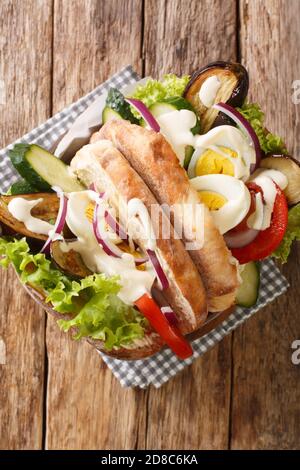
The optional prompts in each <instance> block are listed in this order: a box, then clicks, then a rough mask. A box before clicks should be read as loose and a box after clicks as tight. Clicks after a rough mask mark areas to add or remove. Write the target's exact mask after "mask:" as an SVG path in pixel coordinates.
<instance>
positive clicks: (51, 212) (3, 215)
mask: <svg viewBox="0 0 300 470" xmlns="http://www.w3.org/2000/svg"><path fill="white" fill-rule="evenodd" d="M16 197H22V198H23V199H27V200H29V201H33V200H35V199H42V201H41V202H39V203H38V204H37V205H36V206H35V207H33V208H32V210H31V215H32V216H33V217H36V218H38V219H41V220H45V221H46V222H49V223H54V222H55V220H56V218H57V214H58V209H59V199H58V197H57V195H56V194H55V193H36V194H23V195H22V196H1V197H0V224H1V225H3V227H4V228H5V227H6V228H8V231H10V232H11V233H12V234H20V235H25V236H26V237H29V238H35V239H38V240H47V236H46V235H41V234H37V233H34V232H31V231H30V230H28V229H27V228H26V227H25V225H24V224H23V222H20V221H19V220H17V219H15V218H14V217H13V216H12V214H11V213H10V212H9V210H8V207H7V206H8V204H9V202H10V201H11V200H12V199H14V198H16Z"/></svg>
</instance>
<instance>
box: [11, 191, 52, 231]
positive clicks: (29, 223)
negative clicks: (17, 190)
mask: <svg viewBox="0 0 300 470" xmlns="http://www.w3.org/2000/svg"><path fill="white" fill-rule="evenodd" d="M42 201H43V199H42V198H39V199H33V200H31V201H30V200H28V199H24V198H22V197H14V198H13V199H12V200H11V201H10V202H9V203H8V206H7V209H8V211H9V212H10V213H11V215H12V216H13V217H14V218H15V219H17V220H19V222H23V224H24V225H25V227H26V228H27V230H29V231H30V232H34V233H37V234H39V235H49V233H51V231H53V225H51V224H49V223H48V222H45V221H44V220H41V219H38V218H37V217H33V216H32V215H31V210H32V209H33V208H34V207H35V206H37V205H38V204H39V203H40V202H42Z"/></svg>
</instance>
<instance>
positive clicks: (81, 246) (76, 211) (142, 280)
mask: <svg viewBox="0 0 300 470" xmlns="http://www.w3.org/2000/svg"><path fill="white" fill-rule="evenodd" d="M94 199H95V197H94V195H93V194H92V191H81V192H79V193H70V194H69V204H68V213H67V219H66V220H67V224H68V226H69V228H70V229H71V231H72V232H73V233H74V235H75V236H76V237H77V241H75V242H72V243H69V244H67V243H63V244H62V250H64V251H68V250H70V249H73V250H75V251H77V252H78V253H80V255H81V256H82V259H83V261H84V263H85V264H86V266H87V267H88V268H89V269H90V270H91V271H93V272H97V273H104V274H106V275H107V276H114V275H118V276H120V284H121V289H120V292H119V293H118V297H119V298H120V299H121V300H122V301H123V302H124V303H126V304H128V305H132V304H133V303H134V301H135V300H136V299H138V298H139V297H141V296H142V295H143V294H144V293H145V292H150V290H151V287H152V284H153V282H154V279H155V273H154V271H153V269H152V267H150V265H147V269H146V270H145V271H141V270H138V269H137V268H136V266H135V262H134V257H133V255H131V254H129V253H124V254H123V255H122V258H114V257H112V256H109V255H108V254H106V253H105V252H104V250H103V248H102V246H101V245H99V244H98V242H97V240H96V238H95V235H94V232H93V227H92V224H91V223H90V222H89V220H88V219H87V217H86V213H85V211H86V208H87V207H88V205H89V203H90V201H91V200H94Z"/></svg>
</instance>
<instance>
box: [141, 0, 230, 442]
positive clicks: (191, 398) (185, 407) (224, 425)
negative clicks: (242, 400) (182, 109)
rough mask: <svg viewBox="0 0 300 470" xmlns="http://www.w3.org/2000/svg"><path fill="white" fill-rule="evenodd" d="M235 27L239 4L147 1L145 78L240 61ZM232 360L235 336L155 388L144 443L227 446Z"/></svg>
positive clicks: (152, 390) (149, 400)
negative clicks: (159, 387) (233, 60)
mask: <svg viewBox="0 0 300 470" xmlns="http://www.w3.org/2000/svg"><path fill="white" fill-rule="evenodd" d="M153 25H155V27H153ZM235 26H236V5H235V1H231V0H226V1H221V0H214V1H202V2H199V1H195V0H192V1H190V2H184V1H180V0H171V1H163V0H161V1H153V0H146V3H145V40H144V57H145V74H146V75H148V74H149V75H153V76H156V77H159V76H161V74H162V73H166V72H175V73H179V74H180V73H181V74H183V73H191V72H192V71H194V70H195V69H197V68H199V67H200V66H202V65H205V64H207V63H209V62H211V61H213V60H217V59H224V60H230V59H231V60H232V59H235V58H236V38H235ZM230 357H231V338H230V337H229V338H226V339H225V340H224V341H223V342H222V344H220V345H219V346H217V347H216V348H214V349H213V350H212V351H211V352H209V353H208V354H206V355H205V356H204V357H203V358H202V359H201V360H198V361H196V362H195V364H193V365H192V366H191V367H189V368H188V369H186V370H185V371H184V373H183V374H181V375H179V376H178V377H176V378H175V379H173V380H171V381H170V382H169V383H168V384H167V385H165V386H164V387H163V388H161V389H159V390H154V389H151V390H149V398H148V411H147V412H148V417H149V419H148V426H147V435H146V436H143V437H142V440H139V443H138V445H139V446H140V447H143V446H144V445H145V446H146V447H147V448H150V449H151V448H154V449H155V448H159V449H160V448H162V449H168V448H171V449H176V448H178V449H193V448H194V449H195V448H207V449H208V448H216V449H217V448H218V449H221V448H227V444H228V423H229V407H230V362H231V361H230ZM145 438H146V441H144V439H145Z"/></svg>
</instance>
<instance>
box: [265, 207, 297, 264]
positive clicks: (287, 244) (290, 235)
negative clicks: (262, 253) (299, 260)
mask: <svg viewBox="0 0 300 470" xmlns="http://www.w3.org/2000/svg"><path fill="white" fill-rule="evenodd" d="M294 240H297V241H300V204H297V205H296V206H294V207H292V208H291V209H290V210H289V218H288V226H287V230H286V232H285V234H284V237H283V239H282V242H281V243H280V245H279V247H278V248H277V249H276V250H275V251H274V253H272V256H274V257H275V258H277V259H279V260H280V262H281V263H286V262H287V259H288V257H289V254H290V251H291V246H292V243H293V241H294Z"/></svg>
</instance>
